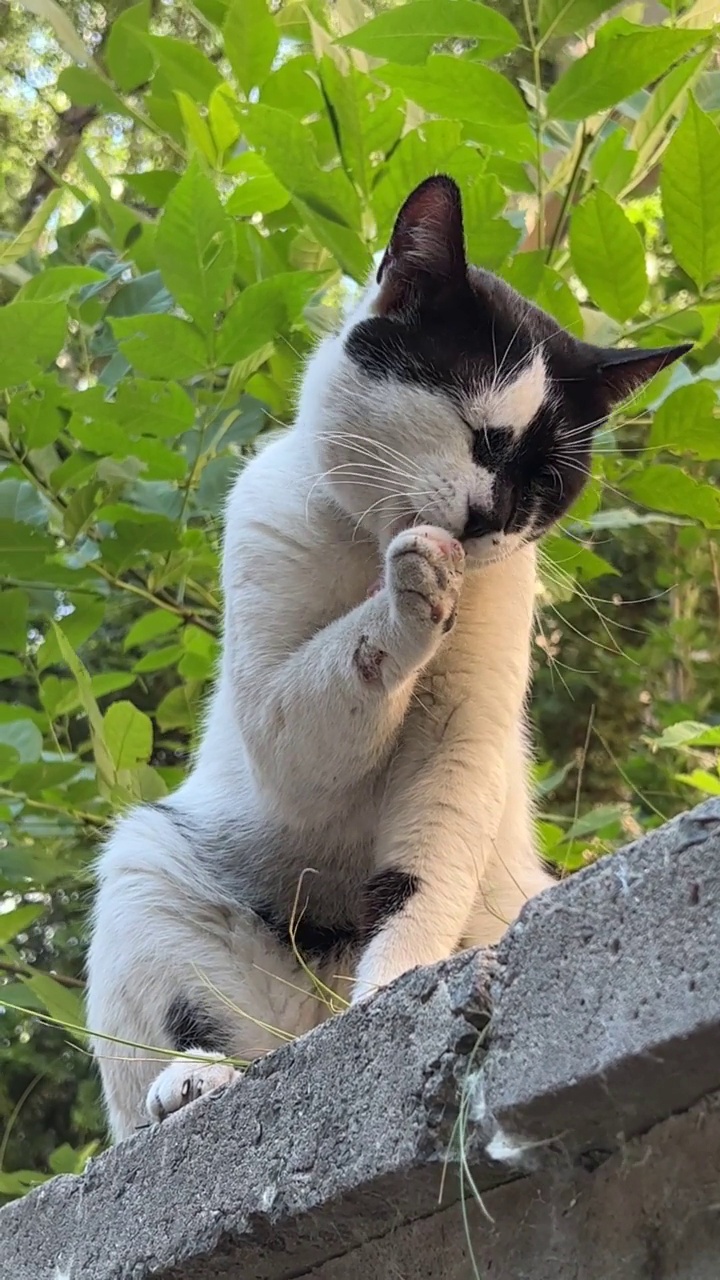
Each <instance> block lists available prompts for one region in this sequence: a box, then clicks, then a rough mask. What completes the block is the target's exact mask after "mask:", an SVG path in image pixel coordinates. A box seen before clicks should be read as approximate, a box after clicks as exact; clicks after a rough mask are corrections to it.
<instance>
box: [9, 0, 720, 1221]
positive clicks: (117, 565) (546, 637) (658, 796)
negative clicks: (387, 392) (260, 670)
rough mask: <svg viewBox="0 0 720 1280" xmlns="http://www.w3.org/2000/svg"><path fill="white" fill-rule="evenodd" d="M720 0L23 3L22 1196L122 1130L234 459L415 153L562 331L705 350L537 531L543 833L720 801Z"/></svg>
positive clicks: (348, 276)
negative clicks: (131, 1026)
mask: <svg viewBox="0 0 720 1280" xmlns="http://www.w3.org/2000/svg"><path fill="white" fill-rule="evenodd" d="M717 17H718V14H717V13H716V5H715V4H714V3H710V2H709V0H697V2H696V3H686V2H685V0H677V3H670V4H669V5H668V6H667V7H663V6H661V5H645V4H643V3H633V4H630V5H628V6H627V7H625V8H622V7H620V8H618V7H617V6H615V7H614V8H613V7H612V6H611V5H610V4H609V3H608V2H607V0H540V4H539V6H538V5H537V4H536V3H534V0H522V3H519V2H518V0H507V2H505V3H502V4H495V5H493V7H492V9H491V8H487V7H485V6H483V5H482V4H480V3H477V2H476V0H412V2H411V3H409V4H406V5H401V6H396V5H392V4H390V5H388V4H385V5H382V4H377V5H370V4H364V3H362V2H361V0H334V3H333V4H332V5H329V4H328V5H326V4H325V3H323V0H307V2H306V3H299V2H298V0H287V2H285V0H271V4H270V7H268V6H267V4H266V0H194V3H189V0H185V2H182V3H179V4H170V3H163V2H159V0H141V2H140V3H139V4H131V5H128V4H127V3H125V0H111V3H107V4H105V3H102V2H101V0H67V2H66V3H63V4H62V5H61V6H60V5H58V4H56V3H55V0H33V2H32V3H30V0H27V4H26V5H25V7H20V6H16V5H7V4H6V5H4V6H3V7H1V8H0V40H1V41H2V70H1V71H0V139H1V141H2V146H0V176H1V177H2V183H0V219H1V226H2V232H1V233H0V304H2V305H0V545H1V547H2V554H1V557H0V588H1V589H0V679H2V681H3V686H2V695H1V697H2V701H0V824H1V826H2V840H1V842H0V974H2V975H3V976H2V978H0V982H4V985H3V986H0V995H1V997H2V1001H3V1003H2V1005H0V1135H4V1136H0V1195H3V1196H13V1195H18V1194H22V1192H23V1191H24V1190H25V1189H27V1187H28V1186H30V1185H32V1184H34V1183H35V1182H37V1181H39V1180H41V1179H42V1178H43V1177H44V1176H48V1175H49V1174H50V1173H53V1172H59V1171H76V1170H80V1169H81V1168H82V1167H83V1164H84V1162H85V1160H86V1159H87V1156H88V1155H89V1154H91V1153H92V1152H93V1151H95V1150H96V1149H97V1148H98V1145H99V1143H100V1142H101V1141H102V1134H103V1126H102V1117H101V1114H100V1110H99V1105H98V1095H97V1086H96V1082H95V1078H94V1075H93V1071H92V1067H91V1065H90V1063H89V1061H88V1058H87V1055H86V1053H85V1050H84V1047H83V1039H82V1032H81V1031H80V1030H75V1031H72V1030H70V1031H69V1030H67V1029H66V1028H67V1027H68V1026H72V1027H75V1028H79V1027H81V1025H82V1012H81V999H80V998H81V991H82V954H83V945H84V928H85V917H86V909H87V905H88V898H89V892H90V889H91V884H92V870H91V861H92V857H93V851H94V848H95V847H96V843H97V839H98V836H99V835H100V834H101V833H102V830H103V828H104V827H105V825H106V823H107V821H108V819H109V818H110V816H111V814H112V813H113V812H114V811H116V810H117V809H118V808H120V807H122V806H123V805H125V804H127V803H129V802H131V801H132V800H133V799H137V798H139V797H142V798H156V797H158V796H160V795H162V794H164V793H165V792H166V790H167V789H169V788H172V787H173V786H174V785H175V784H176V783H177V781H178V779H179V778H180V776H181V774H182V770H183V767H184V765H185V763H186V761H187V757H188V752H189V750H190V748H191V744H192V740H193V733H194V731H195V725H196V719H197V713H198V708H199V707H200V706H201V703H202V698H203V694H204V690H205V688H206V684H207V681H208V679H209V678H210V677H211V674H212V670H213V663H214V661H215V657H216V653H217V643H218V640H217V636H218V625H219V607H220V606H219V600H218V596H217V555H218V537H219V520H220V514H221V511H222V504H223V498H224V495H225V493H226V491H227V488H228V485H229V484H230V482H231V479H232V477H233V475H234V474H235V472H236V471H237V469H238V467H239V466H242V463H243V460H244V459H245V458H246V457H247V456H248V454H249V452H250V451H251V450H252V448H253V442H254V441H255V440H256V438H257V437H258V435H259V434H260V433H261V432H263V431H264V430H266V429H267V428H268V427H270V426H274V425H275V424H276V423H278V422H280V423H287V422H289V421H290V420H291V417H292V409H293V399H294V394H295V387H296V385H297V378H298V374H299V371H300V368H301V366H302V361H303V358H304V356H305V354H306V352H307V351H308V349H309V348H310V346H311V344H312V342H313V341H314V339H315V337H316V335H317V334H319V333H322V332H324V331H325V330H326V328H327V327H328V326H329V325H332V324H333V323H334V322H335V320H336V317H337V313H338V308H339V306H340V305H341V304H342V302H343V299H344V297H345V295H346V294H347V293H348V292H349V291H351V290H352V289H353V288H354V287H356V285H357V282H359V281H362V280H363V279H364V277H365V276H366V273H367V271H368V269H369V266H370V263H371V259H372V255H373V253H375V252H377V250H378V249H379V248H380V247H381V246H382V245H383V242H384V240H385V238H386V237H387V234H388V232H389V229H390V226H391V222H392V218H393V215H394V213H395V211H396V209H397V207H398V205H399V204H400V202H401V201H402V199H403V198H404V196H405V195H406V194H407V192H408V190H409V189H410V188H411V186H412V185H413V184H414V183H415V182H417V181H419V180H420V179H422V178H423V177H425V176H427V174H428V173H431V172H433V171H438V170H439V171H446V172H449V173H451V174H453V175H454V176H455V177H456V178H457V179H458V181H459V182H460V184H461V186H462V188H463V192H464V198H465V206H466V221H467V232H468V241H469V250H470V254H471V256H472V258H473V259H474V261H476V262H477V263H479V264H481V265H484V266H487V267H489V268H491V269H493V270H495V271H498V272H499V273H500V274H502V275H504V276H505V277H506V278H507V279H509V280H510V281H511V282H512V283H513V284H514V285H516V287H518V288H519V289H520V290H521V291H522V292H523V293H524V294H525V295H526V296H528V297H530V298H534V299H536V300H537V301H538V303H539V304H540V305H542V306H543V307H545V308H546V309H548V310H549V311H551V312H552V313H553V314H554V315H555V316H557V318H558V319H559V320H560V321H561V322H562V323H563V324H564V325H566V326H567V327H568V328H570V329H571V330H572V331H573V332H574V333H577V334H584V335H585V336H587V337H589V338H592V339H594V340H596V341H602V342H606V343H614V342H619V341H623V340H624V339H625V338H628V339H630V340H632V341H633V342H635V343H639V344H642V345H653V344H657V345H659V344H661V343H667V342H672V341H676V340H678V339H680V338H691V339H692V340H693V341H694V342H695V344H696V345H695V348H694V350H693V352H692V354H691V355H690V356H689V357H688V358H687V359H686V360H685V361H683V362H682V363H681V364H679V365H677V366H676V367H675V368H674V369H673V370H672V372H669V371H668V372H666V373H665V374H664V375H661V376H660V377H658V378H657V379H655V381H654V382H653V384H652V385H651V386H650V387H649V388H648V389H647V390H646V392H645V393H644V395H643V396H642V398H641V399H638V400H637V401H635V402H634V403H633V404H632V405H631V406H628V407H626V408H625V409H624V411H623V412H622V413H621V414H620V415H619V416H618V417H617V419H616V420H614V421H613V422H612V423H611V424H610V425H609V427H608V429H607V430H605V431H603V432H602V433H601V435H600V436H599V437H598V448H597V454H596V458H595V464H594V479H593V482H592V483H591V485H590V486H589V487H588V489H587V491H586V493H585V495H584V496H583V498H582V499H581V500H580V502H579V503H578V505H577V507H576V508H575V510H574V511H573V512H572V513H571V516H570V517H569V518H568V519H567V520H566V521H565V522H564V525H563V528H562V530H561V531H560V532H559V533H558V534H557V535H556V536H553V537H551V538H550V539H548V540H547V541H546V543H545V559H544V569H543V599H542V604H543V612H542V625H541V629H540V631H539V633H538V638H537V647H536V652H535V659H536V662H535V665H536V681H535V699H534V716H535V721H536V726H537V737H538V745H539V764H538V784H539V789H540V794H541V806H542V817H541V823H540V830H541V837H542V840H543V846H544V849H545V852H546V854H547V856H548V857H549V858H550V859H552V860H553V861H554V862H555V863H556V864H557V866H558V869H559V872H560V873H563V874H564V873H565V872H568V871H572V870H573V869H575V868H576V867H578V866H580V865H583V864H584V863H585V862H587V861H588V860H590V859H592V858H595V857H598V856H600V855H601V854H604V853H606V852H608V851H609V850H611V849H612V848H613V847H615V846H616V845H617V844H618V843H621V842H623V841H625V840H627V839H628V838H629V837H632V836H634V835H636V834H638V833H639V832H641V831H642V830H644V829H647V828H649V827H652V826H653V825H655V824H656V823H658V822H659V821H661V819H662V818H663V817H667V816H669V815H670V814H672V813H673V812H675V811H677V810H678V809H680V808H683V807H686V806H688V805H689V804H691V803H692V802H694V801H695V800H697V799H699V798H701V794H703V793H704V794H718V793H720V775H719V774H718V755H717V746H718V744H719V743H720V701H719V699H718V685H717V663H718V658H719V656H720V636H719V630H718V615H719V611H720V561H719V552H718V530H720V493H719V492H718V489H717V487H716V480H717V476H718V470H719V462H718V460H719V459H720V433H719V431H718V405H717V396H718V384H719V383H720V343H719V342H718V332H717V331H718V320H719V318H720V280H718V271H719V269H720V134H719V133H718V128H717V121H718V118H719V117H720V71H719V70H718V63H717V44H718V27H717V25H716V19H717ZM18 1006H21V1007H22V1008H23V1009H25V1010H27V1011H29V1012H19V1011H18ZM53 1018H54V1019H58V1020H59V1021H60V1022H62V1023H64V1024H65V1029H61V1028H60V1027H58V1026H57V1025H54V1024H53V1023H52V1022H50V1021H49V1019H53ZM100 1030H101V1028H100Z"/></svg>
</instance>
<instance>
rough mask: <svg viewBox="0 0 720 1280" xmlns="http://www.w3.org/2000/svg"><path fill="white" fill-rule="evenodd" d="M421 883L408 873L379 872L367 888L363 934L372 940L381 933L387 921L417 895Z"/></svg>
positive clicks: (389, 869) (390, 868)
mask: <svg viewBox="0 0 720 1280" xmlns="http://www.w3.org/2000/svg"><path fill="white" fill-rule="evenodd" d="M420 884H421V881H420V879H419V877H418V876H413V875H411V874H410V873H409V872H407V871H398V870H397V869H395V868H393V867H388V869H387V870H386V871H378V872H377V875H374V876H372V877H371V879H370V880H368V882H367V885H366V886H365V901H364V904H363V908H364V909H363V926H364V928H363V934H364V937H365V938H366V939H367V938H372V937H373V936H374V935H375V934H376V933H379V931H380V929H382V927H383V925H384V924H385V922H386V920H388V919H389V918H390V916H394V915H396V914H397V912H398V911H402V909H403V907H404V906H405V904H406V902H409V901H410V899H411V898H412V896H413V894H415V893H417V891H418V889H419V888H420Z"/></svg>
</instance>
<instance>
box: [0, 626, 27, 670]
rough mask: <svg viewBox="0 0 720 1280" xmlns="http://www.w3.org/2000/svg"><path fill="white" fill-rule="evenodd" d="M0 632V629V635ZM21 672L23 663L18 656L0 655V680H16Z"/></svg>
mask: <svg viewBox="0 0 720 1280" xmlns="http://www.w3.org/2000/svg"><path fill="white" fill-rule="evenodd" d="M1 636H2V632H1V631H0V637H1ZM22 674H23V664H22V662H21V661H20V659H19V658H8V657H5V656H4V655H2V656H0V680H16V679H17V677H18V676H21V675H22Z"/></svg>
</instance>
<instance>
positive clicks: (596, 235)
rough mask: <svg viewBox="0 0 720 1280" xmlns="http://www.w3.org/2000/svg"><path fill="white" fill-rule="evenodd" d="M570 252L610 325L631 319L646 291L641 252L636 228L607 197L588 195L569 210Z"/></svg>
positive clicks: (585, 283) (596, 193) (600, 193)
mask: <svg viewBox="0 0 720 1280" xmlns="http://www.w3.org/2000/svg"><path fill="white" fill-rule="evenodd" d="M570 251H571V253H572V261H573V266H574V268H575V270H576V272H577V274H578V276H579V277H580V279H581V281H582V283H583V284H584V285H585V286H586V288H587V290H588V292H589V294H590V297H591V298H592V299H593V301H594V302H597V303H598V304H599V306H600V307H602V309H603V311H606V312H607V314H608V315H609V316H612V317H613V318H614V319H615V320H629V319H630V318H631V317H632V316H634V315H635V313H636V311H637V310H638V308H639V307H640V304H641V303H642V302H643V300H644V298H645V294H646V293H647V287H648V282H647V272H646V270H645V249H644V246H643V242H642V239H641V237H640V233H639V231H638V230H637V227H634V226H633V224H632V223H631V222H630V220H629V219H628V218H627V216H626V215H625V214H624V213H623V211H622V209H621V208H620V206H619V205H618V204H616V202H615V201H614V200H613V199H612V198H611V196H609V195H607V194H606V192H604V191H595V192H593V193H592V194H591V195H589V196H588V197H587V198H586V199H585V200H584V201H583V202H582V204H580V205H578V207H577V208H576V209H575V210H574V212H573V215H572V222H571V224H570Z"/></svg>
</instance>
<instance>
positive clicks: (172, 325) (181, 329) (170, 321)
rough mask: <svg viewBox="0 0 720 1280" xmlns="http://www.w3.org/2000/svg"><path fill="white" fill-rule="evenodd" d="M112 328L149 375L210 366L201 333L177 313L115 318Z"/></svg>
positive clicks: (189, 372)
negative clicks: (175, 314) (172, 314)
mask: <svg viewBox="0 0 720 1280" xmlns="http://www.w3.org/2000/svg"><path fill="white" fill-rule="evenodd" d="M0 315H2V312H0ZM112 327H113V333H114V334H115V336H116V338H117V339H118V345H119V347H120V350H121V351H122V353H123V355H124V356H125V359H126V360H128V361H129V363H130V364H131V365H132V366H133V368H134V369H137V370H138V371H139V372H140V373H144V374H147V376H148V377H149V378H178V379H182V378H192V377H194V376H195V374H198V373H202V371H203V369H206V368H207V364H208V357H207V352H206V350H205V343H204V341H203V337H202V334H201V333H200V332H199V331H198V330H197V329H196V328H195V326H194V325H192V324H188V323H187V321H185V320H180V319H179V318H178V317H177V316H166V315H147V316H142V317H127V318H123V319H121V318H115V319H113V322H112Z"/></svg>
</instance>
